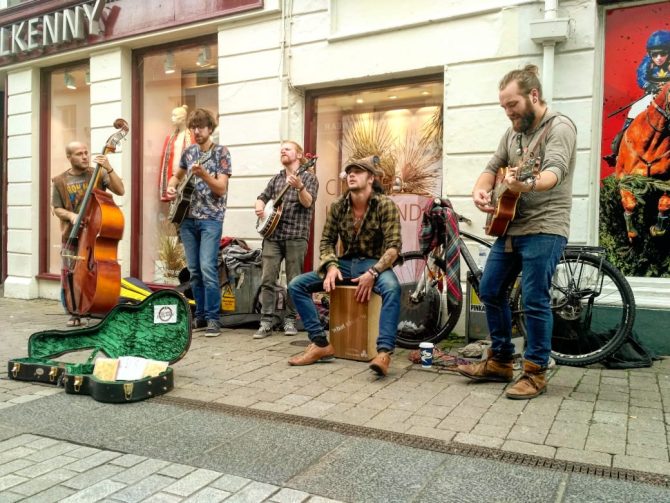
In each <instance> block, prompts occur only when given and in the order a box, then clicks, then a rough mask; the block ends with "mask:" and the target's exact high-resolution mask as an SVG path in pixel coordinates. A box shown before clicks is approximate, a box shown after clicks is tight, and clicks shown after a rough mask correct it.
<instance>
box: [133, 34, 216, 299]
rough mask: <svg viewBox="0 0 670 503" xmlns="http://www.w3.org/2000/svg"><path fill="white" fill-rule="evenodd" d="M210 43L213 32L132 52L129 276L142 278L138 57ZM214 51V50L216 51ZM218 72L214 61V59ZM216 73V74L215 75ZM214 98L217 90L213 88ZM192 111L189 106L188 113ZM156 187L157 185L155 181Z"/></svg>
mask: <svg viewBox="0 0 670 503" xmlns="http://www.w3.org/2000/svg"><path fill="white" fill-rule="evenodd" d="M210 44H213V45H215V46H218V36H217V34H216V33H211V34H206V35H203V36H201V37H198V38H193V39H188V40H180V41H178V42H170V43H166V44H161V45H153V46H151V47H145V48H142V49H137V50H135V51H133V54H132V62H133V63H132V114H131V123H132V124H134V125H135V130H136V131H137V133H136V134H133V135H132V139H131V142H132V162H131V184H132V187H133V190H132V193H131V197H130V205H131V206H130V208H131V211H130V227H131V228H132V229H133V232H132V234H131V236H130V257H129V259H130V275H131V276H132V277H135V278H140V279H141V278H142V259H143V250H142V236H143V235H144V224H143V222H142V215H143V191H144V181H143V179H142V163H143V158H144V114H143V107H144V95H143V89H144V78H143V73H142V72H143V64H142V59H143V58H144V57H145V56H147V55H151V54H154V53H158V52H160V51H168V50H172V51H176V50H182V49H188V48H193V47H199V46H202V45H210ZM217 54H218V51H217ZM216 69H217V72H218V61H217V62H216ZM217 75H218V74H217ZM217 97H218V90H217ZM192 111H193V109H192V108H191V107H189V114H190V113H191V112H192ZM215 118H216V119H217V122H218V109H217V110H216V111H215ZM156 186H158V184H156ZM145 283H147V284H148V285H149V286H151V287H152V288H154V289H162V288H174V285H168V284H162V283H153V282H145Z"/></svg>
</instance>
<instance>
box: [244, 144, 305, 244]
mask: <svg viewBox="0 0 670 503" xmlns="http://www.w3.org/2000/svg"><path fill="white" fill-rule="evenodd" d="M305 157H306V158H307V162H305V163H304V164H301V165H300V167H299V168H298V171H296V173H295V176H300V175H301V174H303V173H304V172H305V171H307V170H308V169H309V168H311V167H312V166H314V165H315V164H316V156H312V157H309V156H308V154H305ZM290 187H291V186H290V185H289V184H286V187H284V188H283V189H282V190H281V192H280V193H279V195H278V196H277V197H276V198H275V199H270V200H269V201H268V202H267V204H266V205H265V209H264V210H263V215H262V216H261V217H259V218H258V221H257V222H256V230H257V231H258V233H259V234H260V235H261V236H263V237H264V238H266V237H268V236H270V235H271V234H272V233H273V232H274V231H275V229H276V228H277V225H279V221H280V220H281V214H282V210H283V208H282V199H283V198H284V194H286V191H287V190H288V189H289V188H290Z"/></svg>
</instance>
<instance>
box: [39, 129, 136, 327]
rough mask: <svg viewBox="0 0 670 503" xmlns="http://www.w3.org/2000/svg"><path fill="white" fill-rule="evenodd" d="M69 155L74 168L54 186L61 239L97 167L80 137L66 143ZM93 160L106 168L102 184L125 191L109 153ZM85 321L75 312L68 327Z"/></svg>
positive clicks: (120, 192)
mask: <svg viewBox="0 0 670 503" xmlns="http://www.w3.org/2000/svg"><path fill="white" fill-rule="evenodd" d="M65 156H66V157H67V160H68V161H70V168H69V169H67V170H66V171H64V172H63V173H61V174H60V175H58V176H56V177H54V178H53V179H52V180H51V181H52V182H53V185H52V188H51V207H52V212H53V214H54V215H56V216H57V217H58V219H59V220H60V229H61V240H62V242H63V243H65V241H67V238H68V236H69V235H70V232H71V230H72V226H73V225H74V224H75V222H76V221H77V216H78V215H79V211H80V209H81V208H80V206H81V202H82V200H83V198H84V194H85V193H86V189H87V187H88V185H89V183H91V177H92V176H93V168H92V167H91V166H90V154H89V152H88V147H87V146H86V144H84V143H81V142H79V141H73V142H70V143H68V144H67V146H66V147H65ZM93 162H95V163H96V164H99V165H100V167H101V168H102V169H101V171H100V177H99V181H98V187H96V188H100V189H103V190H107V189H109V190H110V191H111V192H112V193H114V194H116V195H117V196H122V195H123V194H124V193H125V189H124V187H123V181H122V180H121V177H119V174H118V173H117V172H116V171H114V168H112V166H111V165H110V163H109V159H107V156H106V155H102V154H101V155H97V156H95V158H94V159H93ZM80 325H81V319H80V317H79V316H76V315H72V317H71V318H70V319H69V320H68V322H67V326H68V327H77V326H80Z"/></svg>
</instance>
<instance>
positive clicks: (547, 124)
mask: <svg viewBox="0 0 670 503" xmlns="http://www.w3.org/2000/svg"><path fill="white" fill-rule="evenodd" d="M560 115H561V114H559V113H557V114H556V115H554V116H552V117H550V118H549V119H548V120H547V121H546V122H545V123H544V129H543V130H542V133H541V134H540V136H538V137H537V139H536V140H535V141H534V142H533V143H532V146H533V148H532V149H531V145H530V144H529V145H528V147H527V149H528V152H529V153H527V154H524V153H523V149H522V147H521V136H522V135H521V134H519V136H518V141H519V150H520V152H519V155H520V156H521V159H520V161H521V162H524V159H527V158H528V157H527V156H530V158H534V159H535V162H536V163H537V165H538V166H539V167H541V166H542V160H543V159H540V158H539V157H538V156H537V155H536V152H535V150H536V149H537V148H538V147H539V146H541V145H542V144H543V143H544V140H545V138H546V137H547V135H548V134H549V131H550V130H551V128H552V126H553V122H554V119H555V118H556V117H559V116H560ZM537 154H539V151H538V152H537ZM543 157H544V156H543ZM504 251H505V252H506V253H511V252H512V251H513V247H512V236H509V235H507V236H505V248H504Z"/></svg>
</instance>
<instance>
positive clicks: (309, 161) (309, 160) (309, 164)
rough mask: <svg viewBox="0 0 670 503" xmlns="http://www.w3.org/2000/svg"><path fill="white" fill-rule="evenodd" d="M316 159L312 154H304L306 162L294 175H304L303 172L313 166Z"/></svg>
mask: <svg viewBox="0 0 670 503" xmlns="http://www.w3.org/2000/svg"><path fill="white" fill-rule="evenodd" d="M317 158H318V156H316V155H314V154H309V153H306V154H305V159H307V160H306V161H305V162H304V163H302V164H301V165H300V166H299V167H298V171H297V172H296V174H297V175H299V174H301V173H304V172H305V171H307V170H308V169H310V168H311V167H313V166H315V165H316V160H317Z"/></svg>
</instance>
